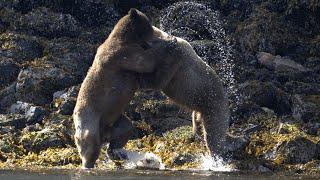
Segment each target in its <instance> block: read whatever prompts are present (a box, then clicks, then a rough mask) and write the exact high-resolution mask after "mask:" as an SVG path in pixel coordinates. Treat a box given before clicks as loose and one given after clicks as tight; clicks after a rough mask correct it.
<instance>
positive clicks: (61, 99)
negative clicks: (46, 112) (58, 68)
mask: <svg viewBox="0 0 320 180" xmlns="http://www.w3.org/2000/svg"><path fill="white" fill-rule="evenodd" d="M79 89H80V85H79V86H72V87H70V88H68V89H65V90H63V91H57V92H55V93H54V94H53V105H54V107H55V108H57V109H58V110H57V113H60V114H62V115H72V113H73V109H74V107H75V105H76V101H77V96H78V92H79Z"/></svg>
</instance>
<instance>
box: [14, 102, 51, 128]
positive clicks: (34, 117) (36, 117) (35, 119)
mask: <svg viewBox="0 0 320 180" xmlns="http://www.w3.org/2000/svg"><path fill="white" fill-rule="evenodd" d="M9 113H12V114H22V115H24V116H25V117H26V118H27V121H28V124H35V123H41V122H42V120H43V118H44V116H45V115H46V114H47V112H46V110H45V109H44V108H42V107H40V106H35V105H33V104H29V103H26V102H21V101H18V102H16V103H15V104H12V105H11V107H10V110H9Z"/></svg>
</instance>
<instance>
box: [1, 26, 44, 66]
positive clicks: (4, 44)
mask: <svg viewBox="0 0 320 180" xmlns="http://www.w3.org/2000/svg"><path fill="white" fill-rule="evenodd" d="M42 50H43V48H42V46H41V45H40V43H39V42H38V40H37V39H36V38H35V37H30V36H25V35H21V34H17V33H15V32H7V33H3V34H0V56H3V57H7V58H12V59H14V60H15V61H17V62H23V61H26V60H32V59H35V58H38V57H41V56H42Z"/></svg>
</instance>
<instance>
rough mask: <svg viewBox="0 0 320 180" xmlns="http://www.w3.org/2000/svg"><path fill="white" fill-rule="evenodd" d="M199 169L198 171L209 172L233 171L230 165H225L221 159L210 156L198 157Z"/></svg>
mask: <svg viewBox="0 0 320 180" xmlns="http://www.w3.org/2000/svg"><path fill="white" fill-rule="evenodd" d="M200 161H201V162H202V163H201V167H200V170H210V171H218V172H230V171H235V168H233V167H232V166H231V165H229V164H227V163H226V162H225V161H224V160H223V159H222V158H221V157H218V156H214V157H212V156H210V155H209V154H206V155H201V156H200Z"/></svg>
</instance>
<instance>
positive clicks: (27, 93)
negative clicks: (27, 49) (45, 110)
mask: <svg viewBox="0 0 320 180" xmlns="http://www.w3.org/2000/svg"><path fill="white" fill-rule="evenodd" d="M73 83H74V81H73V79H72V77H71V76H70V75H69V74H67V73H66V72H65V71H63V70H62V69H59V68H56V67H50V66H49V67H46V66H44V67H29V68H27V69H23V70H21V71H20V73H19V76H18V80H17V84H16V94H17V98H18V99H19V100H20V101H24V102H28V103H34V104H36V105H45V104H49V103H50V102H51V101H52V95H53V93H54V92H56V91H58V90H61V89H64V88H66V87H70V86H72V85H73Z"/></svg>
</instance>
